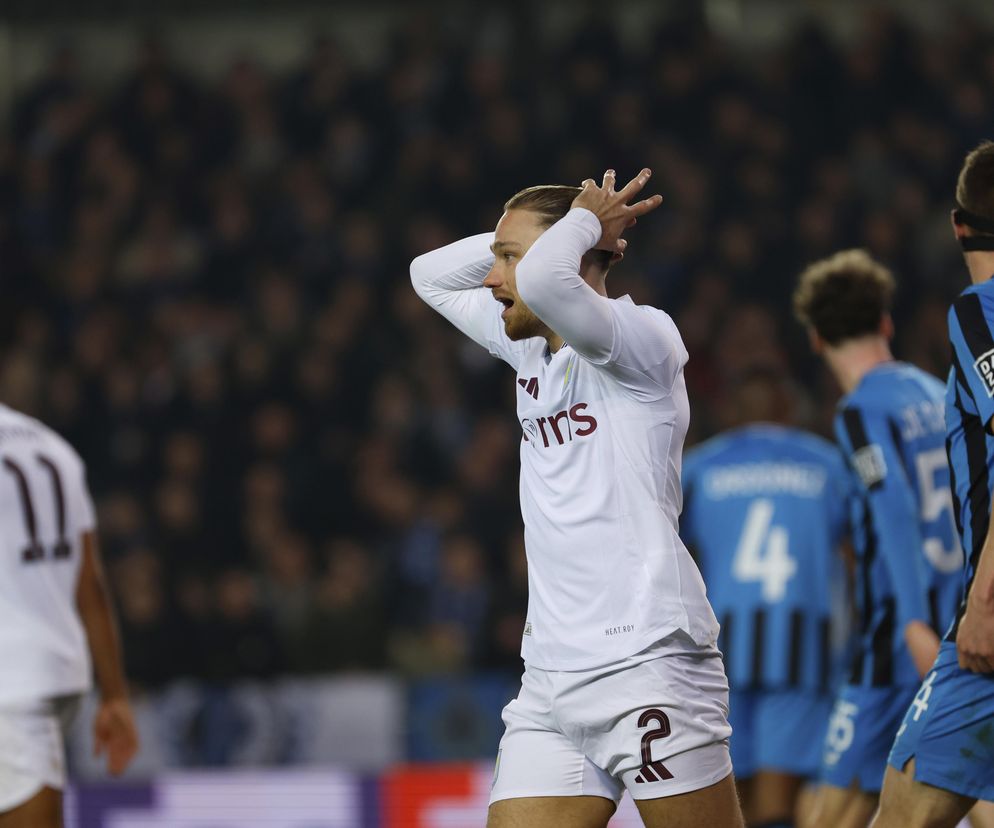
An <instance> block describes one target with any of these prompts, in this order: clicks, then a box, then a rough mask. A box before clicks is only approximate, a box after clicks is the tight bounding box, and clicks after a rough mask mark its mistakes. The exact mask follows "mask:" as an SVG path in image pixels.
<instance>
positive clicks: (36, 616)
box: [0, 405, 96, 705]
mask: <svg viewBox="0 0 994 828" xmlns="http://www.w3.org/2000/svg"><path fill="white" fill-rule="evenodd" d="M95 523H96V521H95V518H94V511H93V503H92V501H91V500H90V495H89V493H88V491H87V488H86V481H85V470H84V467H83V462H82V461H81V460H80V458H79V455H77V454H76V452H75V451H74V450H73V449H72V447H71V446H70V445H69V444H68V443H67V442H66V441H65V440H63V439H62V438H61V437H59V436H58V435H57V434H56V433H55V432H53V431H52V430H51V429H50V428H48V427H47V426H45V425H44V424H43V423H41V422H39V421H38V420H35V419H33V418H31V417H28V416H26V415H24V414H21V413H20V412H18V411H14V410H13V409H11V408H8V407H7V406H5V405H0V663H2V664H3V665H4V667H3V670H2V671H0V705H9V704H10V703H14V702H22V701H25V700H29V699H44V698H49V697H53V696H60V695H65V694H69V693H78V692H82V691H85V690H87V689H88V688H89V687H90V682H91V679H90V675H91V670H90V655H89V649H88V647H87V643H86V635H85V632H84V630H83V625H82V623H81V621H80V618H79V613H78V611H77V609H76V585H77V581H78V579H79V570H80V562H81V560H82V554H83V548H82V534H83V533H84V532H87V531H89V530H91V529H93V528H94V527H95Z"/></svg>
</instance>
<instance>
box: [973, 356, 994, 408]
mask: <svg viewBox="0 0 994 828" xmlns="http://www.w3.org/2000/svg"><path fill="white" fill-rule="evenodd" d="M973 370H974V371H976V372H977V376H978V377H980V381H981V382H982V383H983V384H984V390H985V391H986V392H987V396H988V397H994V348H992V349H991V350H990V351H988V352H987V353H986V354H982V355H981V357H980V359H978V360H977V361H976V362H974V363H973Z"/></svg>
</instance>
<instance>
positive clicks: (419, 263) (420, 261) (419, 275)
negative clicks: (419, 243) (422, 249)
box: [410, 253, 431, 298]
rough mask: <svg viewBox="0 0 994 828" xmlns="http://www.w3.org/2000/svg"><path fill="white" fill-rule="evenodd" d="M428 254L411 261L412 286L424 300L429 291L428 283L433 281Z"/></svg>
mask: <svg viewBox="0 0 994 828" xmlns="http://www.w3.org/2000/svg"><path fill="white" fill-rule="evenodd" d="M427 260H428V254H427V253H422V254H421V255H420V256H418V257H417V258H415V259H414V260H412V261H411V268H410V270H411V285H412V286H413V287H414V292H415V293H417V294H418V296H421V297H422V298H424V295H425V293H426V292H427V290H428V282H429V280H430V279H431V270H430V267H429V265H428V261H427Z"/></svg>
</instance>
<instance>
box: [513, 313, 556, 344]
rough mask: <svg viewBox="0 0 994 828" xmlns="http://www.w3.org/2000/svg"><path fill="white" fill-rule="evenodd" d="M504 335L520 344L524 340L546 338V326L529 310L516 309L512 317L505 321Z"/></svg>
mask: <svg viewBox="0 0 994 828" xmlns="http://www.w3.org/2000/svg"><path fill="white" fill-rule="evenodd" d="M504 333H506V334H507V338H508V339H510V340H511V341H512V342H518V341H520V340H522V339H532V338H533V337H536V336H544V335H545V333H546V326H545V325H544V324H543V322H542V320H541V319H539V318H538V317H537V316H536V315H535V314H534V313H532V312H531V311H530V310H528V309H527V308H524V309H519V308H514V311H513V312H512V313H511V315H510V316H509V317H508V318H507V319H505V320H504Z"/></svg>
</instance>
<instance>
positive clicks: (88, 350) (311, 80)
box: [0, 11, 994, 688]
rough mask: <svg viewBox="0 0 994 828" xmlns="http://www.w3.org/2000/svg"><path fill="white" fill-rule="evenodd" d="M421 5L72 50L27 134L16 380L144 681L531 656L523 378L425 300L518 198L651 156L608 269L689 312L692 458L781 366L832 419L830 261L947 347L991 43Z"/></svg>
mask: <svg viewBox="0 0 994 828" xmlns="http://www.w3.org/2000/svg"><path fill="white" fill-rule="evenodd" d="M468 34H469V33H467V32H463V33H461V35H460V36H459V37H456V36H455V35H451V34H445V33H442V32H440V31H439V30H438V29H437V28H436V27H433V26H431V25H430V24H427V23H423V22H421V23H418V22H412V23H410V24H405V25H402V26H398V29H397V31H396V32H395V35H394V39H393V42H392V44H391V48H390V49H389V50H388V58H387V59H386V60H385V61H383V62H381V63H379V64H377V65H375V66H373V67H368V66H365V65H360V64H358V63H357V62H355V61H354V60H353V59H352V58H351V57H350V54H349V51H348V49H346V48H343V46H342V44H339V43H337V42H336V40H335V38H334V37H332V36H327V37H324V36H322V37H317V38H315V39H314V40H313V42H312V43H311V45H310V46H308V47H307V48H306V49H304V52H306V54H305V55H304V56H303V57H302V59H301V61H300V64H299V66H298V67H297V68H296V70H295V71H292V72H290V73H287V74H275V73H273V72H269V71H267V70H265V69H264V68H262V67H261V66H260V65H259V64H258V63H257V62H255V61H253V59H252V58H251V57H250V56H247V57H244V58H242V59H239V60H237V61H235V62H233V63H232V65H231V66H230V68H229V69H228V70H227V72H226V73H225V74H224V76H223V77H222V78H220V79H219V80H218V81H217V82H207V81H204V80H202V79H196V78H195V77H194V75H193V74H191V73H188V72H187V71H185V70H184V67H183V66H182V65H179V64H178V63H177V62H176V61H175V60H174V59H173V58H172V57H171V56H170V52H169V48H168V43H164V42H162V41H160V40H157V39H156V38H154V37H149V38H146V39H143V40H138V39H136V59H135V64H134V68H133V70H132V71H131V72H130V74H128V75H127V76H126V77H122V78H121V79H120V82H119V83H117V84H115V85H113V86H112V87H110V88H106V87H97V86H91V85H88V84H87V83H86V82H84V80H83V77H84V75H85V73H84V72H83V71H81V69H80V67H81V65H82V64H84V62H85V61H86V60H87V55H86V54H83V53H81V52H80V51H77V49H76V48H75V47H74V46H73V45H72V44H71V43H63V44H60V45H59V46H58V47H57V48H56V49H55V50H54V51H53V56H52V60H51V63H50V65H49V67H48V69H47V71H46V73H45V74H44V76H43V77H39V78H38V79H37V80H36V81H35V82H34V83H33V84H31V85H30V87H28V88H26V89H25V90H24V91H23V94H22V95H21V96H20V98H19V99H18V101H17V103H16V106H15V109H14V112H13V119H12V129H11V130H10V131H9V132H8V134H6V135H0V290H2V296H3V299H2V302H0V400H2V401H4V402H6V403H7V404H9V405H12V406H14V407H17V408H20V409H22V410H25V411H28V412H30V413H32V414H35V415H37V416H39V417H41V418H42V419H44V420H45V421H46V422H48V423H50V424H51V425H52V426H53V427H55V428H56V429H58V430H59V431H60V432H61V433H63V434H64V435H65V436H66V437H67V438H68V439H69V440H70V441H71V442H72V443H73V444H74V445H75V446H76V447H77V448H78V450H79V451H80V452H81V454H82V455H83V457H84V458H85V460H86V462H87V464H88V470H89V479H90V485H91V489H92V491H93V494H94V497H95V500H96V502H97V505H98V509H99V515H100V523H101V536H102V542H103V546H104V554H105V557H106V559H107V564H108V571H109V576H110V578H111V580H112V583H113V585H114V587H115V592H116V596H117V601H118V606H119V612H120V615H121V620H122V627H123V633H124V640H125V647H126V658H127V662H128V667H129V672H130V673H131V674H132V676H133V677H134V679H135V681H136V683H137V684H139V685H141V686H144V687H149V688H154V687H156V686H159V685H161V684H162V683H163V682H165V681H166V680H168V679H169V678H171V677H175V676H199V677H203V678H206V679H210V680H217V681H224V680H227V679H230V678H232V677H235V676H250V677H260V678H265V677H270V676H273V675H276V674H283V673H286V672H295V673H328V672H335V671H342V670H381V669H396V670H400V671H403V672H405V673H409V674H434V673H451V672H458V671H463V670H467V669H473V670H506V671H516V670H518V669H519V665H520V662H519V659H518V647H519V642H520V636H521V630H522V626H523V621H524V610H525V601H526V569H525V561H524V551H523V547H522V541H521V522H520V515H519V510H518V504H517V496H518V491H517V449H518V443H519V441H520V436H519V430H520V428H519V426H518V424H517V422H516V420H515V416H514V411H513V404H514V394H513V387H514V382H513V377H512V375H511V373H510V370H509V369H507V368H505V367H504V366H502V365H500V364H498V363H497V362H495V361H494V360H493V359H492V358H491V357H489V355H487V354H486V353H485V352H483V351H481V350H479V349H477V348H476V347H475V346H473V345H472V344H471V343H467V342H466V341H465V339H464V338H463V337H462V336H461V335H459V334H458V333H457V332H456V331H454V330H453V329H451V328H450V327H449V326H448V325H447V323H445V322H444V320H442V319H440V318H438V317H436V316H435V315H434V314H433V313H432V312H431V311H430V310H429V309H428V308H427V307H426V306H425V305H423V304H422V303H421V302H420V300H419V299H418V298H417V297H416V296H415V295H414V293H413V292H412V290H411V289H410V285H409V281H408V274H407V265H408V263H409V261H410V260H411V258H413V257H414V256H415V255H417V254H418V253H421V252H423V251H425V250H427V249H430V248H433V247H437V246H439V245H441V244H444V243H446V242H448V241H451V240H454V239H455V238H458V237H460V236H463V235H467V234H470V233H476V232H481V231H483V230H488V229H491V228H492V226H493V225H494V223H495V222H496V220H497V218H498V217H499V215H500V209H501V205H502V204H503V202H504V200H505V199H506V198H507V197H509V196H510V195H512V194H513V193H514V192H515V191H516V190H517V189H520V188H521V187H524V186H528V185H531V184H537V183H550V182H558V183H579V182H580V180H581V179H583V178H586V177H588V176H594V177H597V176H599V174H600V173H601V172H602V171H603V169H604V168H606V167H607V166H612V167H615V168H617V169H618V171H619V177H624V176H625V175H626V174H629V173H634V172H635V171H636V170H637V169H638V168H639V167H641V166H642V165H649V166H651V167H652V168H653V170H654V173H655V174H654V177H653V179H652V187H653V190H654V191H658V192H661V193H663V194H664V196H665V199H666V201H665V203H664V206H663V208H662V209H661V210H660V211H659V212H658V213H655V214H653V215H652V216H651V217H650V218H649V219H646V220H645V221H644V222H642V223H640V225H639V226H638V227H636V228H634V230H633V231H632V233H631V246H630V248H629V253H628V254H627V256H626V259H625V261H624V263H623V264H621V265H620V266H618V268H617V270H616V272H612V274H611V276H610V278H609V282H608V284H609V289H611V290H612V291H614V292H615V294H616V295H620V294H623V293H630V294H632V296H633V297H635V299H636V300H637V301H641V302H651V303H653V304H656V305H658V306H660V307H662V308H664V309H666V310H667V311H668V312H670V313H671V314H672V315H673V316H674V317H675V319H676V320H677V322H678V324H679V327H680V329H681V331H682V333H683V336H684V338H685V340H686V342H687V345H688V348H689V350H690V353H691V361H690V363H689V365H688V367H687V377H688V384H689V391H690V398H691V405H692V409H693V426H692V433H691V442H693V441H694V440H699V439H702V438H704V437H707V436H709V435H710V434H712V433H714V432H715V431H716V430H718V429H720V428H721V427H722V426H723V425H724V424H725V422H726V421H727V414H728V412H727V409H726V408H725V407H724V406H723V396H724V391H723V389H724V388H725V387H726V386H727V384H728V380H729V379H734V377H735V376H736V375H737V374H739V373H741V372H742V371H743V370H744V369H748V368H750V367H752V366H755V365H763V366H767V367H774V368H782V369H783V370H785V371H789V372H791V374H792V376H793V377H794V378H795V391H796V402H797V406H796V408H797V410H796V412H795V414H796V417H797V419H798V421H799V422H801V423H802V424H804V425H807V426H809V427H811V428H813V429H815V430H819V431H823V432H824V431H825V430H826V428H827V424H828V422H829V421H830V417H831V409H832V405H833V402H834V399H835V397H836V395H837V391H836V390H835V389H834V388H833V387H832V386H831V384H830V383H829V382H828V380H827V379H826V376H825V374H824V372H823V371H822V369H820V368H819V367H818V366H817V363H816V362H815V361H814V360H812V359H811V357H810V356H809V355H808V353H807V346H806V342H805V339H804V334H803V331H801V330H800V329H799V328H798V327H797V325H796V323H794V322H793V320H792V319H791V318H790V315H789V297H790V291H791V286H792V283H793V281H794V279H795V276H796V274H797V273H798V271H799V269H800V268H801V267H803V266H804V265H805V264H807V263H808V262H810V261H812V260H813V259H815V258H818V257H821V256H823V255H826V254H829V253H831V252H834V251H835V250H837V249H839V248H841V247H852V246H863V247H866V248H867V249H869V250H870V251H871V252H872V253H873V254H874V255H875V256H877V257H879V258H880V259H881V260H882V261H884V262H885V263H887V264H888V265H889V266H891V267H892V268H894V270H895V272H896V274H897V277H898V280H899V284H900V289H899V296H898V307H897V313H896V322H897V327H898V341H897V346H896V350H897V353H898V354H899V356H901V357H903V358H906V359H909V360H911V361H914V362H916V363H917V364H919V365H922V366H923V367H925V368H927V369H928V370H931V371H933V372H935V373H937V374H940V375H941V374H944V372H945V370H946V366H947V364H948V363H947V340H946V331H945V309H946V306H947V303H948V301H949V300H950V298H951V297H952V296H954V295H955V294H956V293H957V292H958V291H959V290H960V289H961V288H962V287H963V286H964V282H965V276H964V275H963V271H962V265H961V263H960V261H959V253H958V250H957V248H956V246H955V244H954V243H953V241H952V238H951V232H950V230H949V226H948V212H949V209H950V207H951V206H952V194H953V184H954V178H955V175H956V171H957V170H958V167H959V164H960V162H961V160H962V156H963V154H964V153H965V151H967V150H968V149H969V148H971V147H972V146H974V145H975V144H976V143H977V142H978V141H979V140H980V139H981V138H984V137H989V136H991V135H992V134H994V129H992V127H994V112H992V109H991V106H990V101H991V100H994V49H992V48H991V41H992V33H991V32H990V31H988V30H985V29H984V28H983V27H982V26H980V25H979V24H978V23H977V22H976V21H972V20H969V19H966V18H958V17H956V16H955V15H954V14H952V13H951V14H950V17H949V22H948V26H947V27H946V28H945V29H944V30H943V31H936V32H930V33H928V35H927V36H926V35H924V34H922V33H921V32H918V31H915V30H913V29H912V28H910V27H908V26H907V25H906V24H905V23H903V22H902V21H901V20H900V19H897V18H895V17H893V16H891V15H889V14H888V13H885V12H880V11H876V12H868V13H867V16H866V18H865V20H864V23H863V27H862V29H861V31H860V33H859V35H858V36H857V37H855V38H854V39H853V40H852V41H851V42H847V43H846V44H844V45H840V44H838V43H836V42H835V41H833V39H832V38H831V37H830V36H829V35H828V34H827V33H826V32H825V31H823V30H821V29H819V28H818V27H817V26H814V25H810V26H805V27H801V28H799V29H798V30H797V31H796V32H794V33H792V34H791V35H790V36H789V37H788V38H787V39H786V40H785V41H784V42H783V43H782V44H781V45H779V46H777V47H776V48H772V49H769V50H764V51H762V52H760V53H758V54H757V53H754V52H749V53H746V54H742V53H741V52H739V51H737V50H736V48H734V46H733V44H730V43H728V42H724V41H722V40H721V39H720V38H717V37H716V36H715V35H714V34H713V33H711V32H710V31H709V29H708V27H707V26H706V25H705V24H704V23H703V22H702V21H701V20H700V19H698V18H697V17H695V16H694V15H693V14H689V15H687V16H684V17H680V18H678V19H673V20H669V21H667V22H664V23H661V24H659V25H658V26H657V28H656V29H655V30H654V32H653V33H652V35H651V38H650V46H649V48H647V49H645V50H641V51H632V50H630V49H628V48H626V44H625V43H624V42H622V41H621V39H620V36H619V35H617V34H614V35H613V36H612V34H611V27H610V25H609V24H608V23H607V22H606V21H604V20H600V19H591V20H590V21H589V22H588V23H587V24H585V25H583V26H581V27H579V28H578V29H577V30H576V32H575V33H574V34H573V35H572V36H571V37H570V38H569V39H568V40H566V41H564V42H562V43H552V44H550V43H543V42H541V41H540V40H539V39H538V38H531V39H529V38H527V37H524V36H522V37H515V38H514V40H513V43H514V47H513V48H510V47H509V48H508V49H506V50H500V49H488V48H486V46H485V44H483V43H477V42H474V38H473V37H470V36H468Z"/></svg>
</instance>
